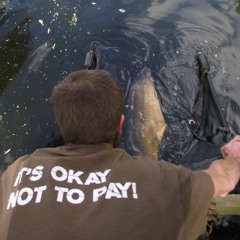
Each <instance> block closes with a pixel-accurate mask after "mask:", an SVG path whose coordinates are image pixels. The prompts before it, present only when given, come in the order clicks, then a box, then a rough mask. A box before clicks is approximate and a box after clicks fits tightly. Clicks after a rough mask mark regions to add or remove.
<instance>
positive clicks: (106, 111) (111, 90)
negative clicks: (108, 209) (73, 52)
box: [51, 70, 124, 144]
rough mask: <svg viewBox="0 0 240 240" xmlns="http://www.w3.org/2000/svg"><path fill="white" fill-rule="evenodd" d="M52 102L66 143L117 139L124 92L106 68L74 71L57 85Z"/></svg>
mask: <svg viewBox="0 0 240 240" xmlns="http://www.w3.org/2000/svg"><path fill="white" fill-rule="evenodd" d="M51 101H52V103H53V105H54V114H55V118H56V121H57V124H58V126H59V129H60V131H61V134H62V137H63V139H64V141H65V144H68V143H73V144H96V143H110V142H113V140H114V139H115V137H116V134H117V129H118V124H119V121H120V118H121V115H122V114H123V110H124V94H123V90H122V88H121V86H120V85H119V83H118V82H117V81H116V80H115V79H114V78H113V76H112V75H111V74H110V73H108V72H106V71H105V70H82V71H77V72H73V73H70V74H69V75H68V76H67V77H66V78H65V79H64V80H63V81H62V82H60V83H59V84H58V85H57V86H56V87H55V88H54V90H53V93H52V96H51Z"/></svg>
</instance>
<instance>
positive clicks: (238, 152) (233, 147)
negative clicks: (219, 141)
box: [220, 135, 240, 161]
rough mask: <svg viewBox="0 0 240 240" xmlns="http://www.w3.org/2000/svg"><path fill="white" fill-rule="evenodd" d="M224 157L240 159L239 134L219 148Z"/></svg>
mask: <svg viewBox="0 0 240 240" xmlns="http://www.w3.org/2000/svg"><path fill="white" fill-rule="evenodd" d="M220 150H221V153H222V156H223V157H224V158H235V159H236V160H239V161H240V135H237V136H236V137H234V138H233V139H232V140H231V141H230V142H229V143H227V144H225V145H224V146H223V147H222V148H221V149H220Z"/></svg>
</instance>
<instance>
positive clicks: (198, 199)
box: [162, 161, 214, 240]
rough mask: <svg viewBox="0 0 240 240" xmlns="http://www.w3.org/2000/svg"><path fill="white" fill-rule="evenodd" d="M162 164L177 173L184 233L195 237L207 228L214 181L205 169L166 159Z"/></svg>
mask: <svg viewBox="0 0 240 240" xmlns="http://www.w3.org/2000/svg"><path fill="white" fill-rule="evenodd" d="M162 164H163V165H165V167H166V168H168V170H169V171H172V174H176V175H175V177H174V179H175V180H174V181H176V185H178V191H179V195H180V201H181V205H182V208H183V209H182V210H183V214H184V219H185V222H184V224H183V226H184V235H185V237H186V239H189V240H190V239H194V237H196V235H198V236H199V235H201V234H203V233H204V231H205V229H206V224H207V213H208V209H209V205H210V203H211V201H212V199H213V194H214V185H213V181H212V179H211V177H210V176H209V175H208V174H207V173H205V172H204V171H191V170H189V169H186V168H184V167H182V166H176V165H173V164H168V163H166V162H165V163H164V161H163V163H162ZM170 169H171V170H170ZM193 236H194V237H193Z"/></svg>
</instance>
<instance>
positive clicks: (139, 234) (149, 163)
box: [0, 144, 214, 240]
mask: <svg viewBox="0 0 240 240" xmlns="http://www.w3.org/2000/svg"><path fill="white" fill-rule="evenodd" d="M213 192H214V186H213V183H212V180H211V178H210V176H209V175H208V174H206V173H205V172H203V171H196V172H192V171H190V170H187V169H185V168H183V167H181V166H175V165H172V164H170V163H167V162H165V161H158V162H157V161H153V160H151V159H149V158H147V157H131V156H129V155H128V154H127V153H126V152H125V151H124V150H122V149H118V148H112V147H111V146H110V145H107V144H100V145H94V146H74V145H72V146H63V147H58V148H45V149H39V150H37V151H35V152H34V153H33V154H31V155H27V156H24V157H21V158H19V159H18V160H17V161H16V162H14V163H13V164H12V165H11V166H10V167H9V168H8V169H7V170H6V171H5V172H4V173H3V175H2V176H1V178H0V239H1V240H6V239H8V240H40V239H41V240H42V239H44V240H50V239H51V240H53V239H58V240H66V239H67V240H76V239H84V240H96V239H106V240H110V239H114V240H118V239H119V240H123V239H124V240H128V239H131V240H132V239H137V240H141V239H142V240H146V239H147V240H150V239H154V240H155V239H159V240H160V239H163V240H175V239H176V240H180V239H182V240H191V239H196V238H197V237H198V236H199V235H200V234H201V233H203V232H204V229H205V225H206V214H207V210H208V206H209V204H210V202H211V200H212V196H213Z"/></svg>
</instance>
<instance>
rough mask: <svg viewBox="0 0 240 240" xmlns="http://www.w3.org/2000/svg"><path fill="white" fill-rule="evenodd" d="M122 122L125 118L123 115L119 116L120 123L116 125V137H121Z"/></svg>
mask: <svg viewBox="0 0 240 240" xmlns="http://www.w3.org/2000/svg"><path fill="white" fill-rule="evenodd" d="M124 120H125V117H124V115H123V114H122V115H121V118H120V121H119V124H118V135H119V136H121V135H122V128H123V123H124Z"/></svg>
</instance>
